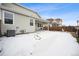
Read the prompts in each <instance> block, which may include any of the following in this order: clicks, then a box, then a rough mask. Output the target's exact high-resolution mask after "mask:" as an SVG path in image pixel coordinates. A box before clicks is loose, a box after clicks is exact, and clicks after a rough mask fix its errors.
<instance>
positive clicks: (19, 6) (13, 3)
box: [13, 3, 41, 18]
mask: <svg viewBox="0 0 79 59" xmlns="http://www.w3.org/2000/svg"><path fill="white" fill-rule="evenodd" d="M13 4H15V5H17V6H19V7H21V8H24V9H27V10H29V11H31V12H33V13H35V14H37V15H38V16H39V17H40V18H41V16H40V15H39V14H38V13H37V12H35V11H33V10H31V9H29V8H26V7H24V6H22V5H20V4H18V3H13Z"/></svg>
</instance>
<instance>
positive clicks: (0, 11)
mask: <svg viewBox="0 0 79 59" xmlns="http://www.w3.org/2000/svg"><path fill="white" fill-rule="evenodd" d="M0 20H1V9H0Z"/></svg>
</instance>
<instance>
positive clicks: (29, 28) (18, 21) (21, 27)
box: [0, 3, 45, 35]
mask: <svg viewBox="0 0 79 59" xmlns="http://www.w3.org/2000/svg"><path fill="white" fill-rule="evenodd" d="M44 23H45V21H43V20H42V18H41V17H40V16H39V15H38V13H37V12H34V11H32V10H30V9H27V8H25V7H23V6H21V5H19V4H16V3H0V34H2V35H4V34H5V33H6V32H7V30H15V31H16V34H20V33H22V32H24V33H27V32H34V31H36V30H40V29H42V28H43V24H44Z"/></svg>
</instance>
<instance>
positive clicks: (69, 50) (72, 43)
mask: <svg viewBox="0 0 79 59" xmlns="http://www.w3.org/2000/svg"><path fill="white" fill-rule="evenodd" d="M0 50H1V53H0V55H1V56H73V55H74V56H77V55H79V44H78V43H77V40H76V38H74V37H73V36H72V35H71V34H70V33H67V32H55V31H38V32H35V33H31V34H22V35H16V36H15V37H1V38H0Z"/></svg>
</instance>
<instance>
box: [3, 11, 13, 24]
mask: <svg viewBox="0 0 79 59" xmlns="http://www.w3.org/2000/svg"><path fill="white" fill-rule="evenodd" d="M4 22H5V24H13V14H12V13H9V12H4Z"/></svg>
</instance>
